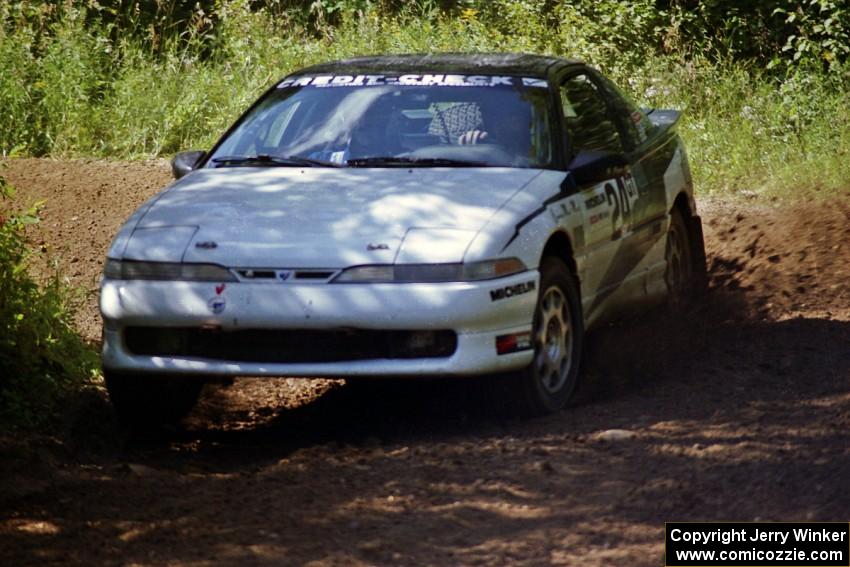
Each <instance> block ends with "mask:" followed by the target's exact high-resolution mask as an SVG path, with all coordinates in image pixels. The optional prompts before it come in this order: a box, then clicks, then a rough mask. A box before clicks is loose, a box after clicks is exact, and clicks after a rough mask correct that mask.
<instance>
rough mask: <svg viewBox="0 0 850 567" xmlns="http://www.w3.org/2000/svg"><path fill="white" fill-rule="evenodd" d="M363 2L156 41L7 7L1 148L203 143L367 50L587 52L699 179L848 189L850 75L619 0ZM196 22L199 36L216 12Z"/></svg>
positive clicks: (228, 7)
mask: <svg viewBox="0 0 850 567" xmlns="http://www.w3.org/2000/svg"><path fill="white" fill-rule="evenodd" d="M615 4H616V3H615ZM365 5H366V6H367V8H366V9H365V10H363V11H348V12H344V13H343V14H342V15H341V17H340V20H339V22H338V23H337V24H336V25H335V26H328V25H324V26H322V25H320V26H319V27H318V28H315V27H312V28H311V27H309V26H307V25H306V24H305V23H304V22H303V19H299V18H297V17H296V16H295V15H292V16H291V17H290V16H289V15H287V13H283V14H278V15H276V16H274V17H273V16H272V15H271V14H270V13H267V12H264V11H252V10H250V9H249V8H248V5H247V3H246V2H245V1H242V0H231V1H229V2H222V3H221V5H220V9H219V12H218V14H217V19H216V21H215V24H214V26H213V28H212V29H213V31H212V36H210V35H203V34H201V33H200V32H198V33H194V32H193V31H192V29H193V28H191V26H190V28H189V29H188V31H187V32H185V34H184V36H183V37H182V39H178V38H171V39H170V40H169V39H162V38H158V43H156V46H155V47H156V48H154V44H153V42H152V40H151V37H146V36H145V35H144V34H142V35H141V36H140V35H139V34H135V35H132V34H127V35H120V34H119V35H118V36H117V39H116V37H115V34H112V33H111V31H112V30H111V28H109V26H107V25H106V24H102V23H99V20H98V19H97V17H98V12H97V11H96V10H94V9H90V10H88V11H87V10H85V9H81V8H74V7H68V8H67V10H66V11H65V15H64V16H63V17H61V18H59V19H56V20H54V21H52V22H51V23H49V24H46V23H44V22H41V23H38V24H33V23H32V22H31V21H26V22H18V24H17V25H10V24H9V22H10V19H9V18H8V17H7V18H6V22H7V24H6V26H5V27H3V28H2V32H0V33H2V35H0V113H2V121H3V122H4V124H8V125H9V127H6V128H4V129H2V130H0V153H3V154H7V155H8V154H11V153H17V154H27V155H45V154H50V155H54V156H106V157H113V158H125V159H127V158H129V159H133V158H148V157H152V156H169V155H171V154H173V153H175V152H177V151H179V150H183V149H188V148H205V147H209V146H210V145H211V144H212V142H213V141H214V140H215V138H216V137H217V136H218V135H219V134H220V133H221V132H223V131H224V129H225V128H226V127H227V126H228V125H229V124H230V123H231V122H232V121H233V120H234V119H235V118H236V117H237V116H238V115H239V113H240V112H241V111H242V110H244V109H245V108H246V107H247V105H248V104H249V103H250V102H251V101H252V100H253V99H255V98H256V97H257V96H258V95H259V94H260V93H261V92H262V91H263V90H264V89H265V88H267V87H268V86H269V85H270V84H272V83H273V82H274V81H275V80H276V79H277V78H279V77H281V76H283V75H284V74H286V73H288V72H290V71H292V70H294V69H297V68H299V67H302V66H304V65H309V64H312V63H317V62H321V61H326V60H331V59H337V58H342V57H349V56H353V55H361V54H372V53H400V52H432V51H525V52H535V53H551V54H556V55H568V56H571V57H576V58H580V59H584V60H586V61H588V62H590V63H592V64H594V65H596V66H598V67H600V68H602V69H603V71H605V72H606V73H608V74H609V75H610V76H612V78H614V79H615V80H616V81H617V82H618V83H619V84H621V85H622V86H623V87H624V88H625V89H626V90H629V91H631V93H632V94H633V96H634V97H635V99H636V100H638V101H639V102H640V103H641V104H643V105H645V106H652V107H673V108H680V109H685V110H686V115H685V118H684V120H683V123H682V126H681V133H682V136H683V137H684V138H685V141H686V143H687V146H688V148H689V154H690V159H691V162H692V167H693V171H694V176H695V180H696V184H697V189H698V191H700V192H703V193H721V194H725V193H734V192H736V191H741V190H746V191H755V192H766V193H773V194H782V195H793V194H795V193H797V192H800V191H801V190H804V189H806V190H808V189H811V188H813V189H817V190H822V191H825V192H832V191H839V190H846V188H847V183H846V179H847V178H848V176H849V175H848V174H850V166H848V165H847V159H846V157H847V151H848V149H850V115H848V111H847V105H846V104H845V101H846V100H847V99H848V98H850V97H848V95H850V92H848V91H850V88H848V82H847V81H846V77H844V76H842V75H841V73H839V72H836V71H835V70H833V71H832V72H831V73H828V72H825V71H822V70H820V69H806V68H797V69H796V71H794V72H792V73H791V74H790V75H789V76H788V77H777V75H776V74H769V73H768V72H766V71H764V70H763V69H761V68H760V67H759V66H758V65H757V64H755V63H746V62H743V63H742V62H740V61H735V62H733V61H731V60H729V61H727V60H725V59H724V58H723V57H722V56H717V57H712V58H711V59H709V58H707V57H705V56H704V55H700V54H687V53H686V50H685V49H684V48H677V47H676V45H686V42H685V41H684V40H682V39H681V38H677V37H676V30H675V27H674V24H671V27H669V28H667V29H661V30H659V29H656V28H651V27H649V25H648V24H647V25H646V26H644V27H645V28H646V29H644V28H641V25H642V24H641V20H640V19H639V16H640V12H634V8H629V6H628V5H626V4H625V3H623V4H616V6H619V8H618V10H620V11H619V12H617V11H616V10H615V11H613V12H611V13H610V14H607V19H606V20H605V21H604V22H602V23H600V22H596V21H594V20H590V19H587V18H584V19H583V17H582V14H581V13H580V12H578V11H577V9H574V8H572V7H571V6H569V5H568V6H562V7H560V8H559V9H557V10H556V11H555V12H554V16H553V13H549V14H548V15H546V17H544V14H543V12H542V6H543V3H542V2H535V1H528V0H526V1H522V2H507V1H499V2H494V3H491V4H490V5H489V6H490V7H489V9H484V10H473V9H468V10H464V11H462V12H460V13H459V14H456V15H455V17H449V16H447V15H446V14H445V13H443V12H440V11H439V10H437V9H436V8H434V6H433V5H432V4H429V3H428V2H421V3H418V4H412V5H409V6H408V7H407V8H405V9H403V10H402V11H401V12H400V13H393V14H389V13H384V12H382V11H380V10H379V9H377V8H374V7H373V8H369V7H368V4H365ZM630 9H631V10H632V12H634V13H632V12H629V10H630ZM0 11H2V8H0ZM0 15H2V14H0ZM553 17H555V18H556V20H555V21H554V22H553V21H552V18H553ZM196 19H197V20H198V22H202V20H203V16H202V15H200V14H199V15H198V16H197V18H196ZM635 22H637V23H635ZM203 23H204V25H205V26H207V27H206V28H204V29H206V30H207V32H205V33H207V34H208V33H209V31H208V30H209V27H208V26H209V25H212V24H211V23H210V22H209V21H205V22H203ZM198 26H200V23H199V24H198ZM199 29H200V28H199ZM608 32H610V33H608ZM151 33H153V32H151ZM606 33H607V35H606ZM641 34H654V35H653V37H655V36H658V34H662V35H663V36H664V38H665V42H666V43H667V44H668V45H671V46H672V47H670V48H669V50H668V51H669V52H668V53H658V52H657V50H652V49H650V48H649V45H650V44H651V43H653V42H650V41H648V38H646V37H644V38H643V39H641ZM211 37H212V38H213V39H212V40H211V39H210V38H211ZM611 37H614V38H617V39H616V40H612V39H610V38H611ZM641 42H642V43H641ZM655 43H657V42H655ZM627 48H628V49H627Z"/></svg>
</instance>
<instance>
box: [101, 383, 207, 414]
mask: <svg viewBox="0 0 850 567" xmlns="http://www.w3.org/2000/svg"><path fill="white" fill-rule="evenodd" d="M103 377H104V381H105V382H106V390H107V391H108V392H109V399H110V400H111V401H112V407H113V408H114V409H115V414H116V415H117V417H118V420H119V421H120V422H121V423H122V424H124V425H125V426H128V427H130V428H132V429H146V428H151V427H158V426H162V425H171V424H174V423H176V422H178V421H179V420H180V419H182V418H183V417H185V416H186V415H187V414H188V413H189V412H190V411H191V410H192V408H193V407H195V404H196V403H197V401H198V397H199V396H200V394H201V388H203V386H204V381H203V380H202V379H198V378H186V377H177V378H174V377H170V376H160V375H156V374H131V373H125V372H115V371H111V370H106V369H104V371H103Z"/></svg>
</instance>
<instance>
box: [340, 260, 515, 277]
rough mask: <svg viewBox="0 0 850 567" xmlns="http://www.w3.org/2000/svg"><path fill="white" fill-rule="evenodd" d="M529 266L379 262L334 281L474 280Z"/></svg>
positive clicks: (349, 271)
mask: <svg viewBox="0 0 850 567" xmlns="http://www.w3.org/2000/svg"><path fill="white" fill-rule="evenodd" d="M527 269H528V268H526V266H525V264H523V263H522V260H520V259H518V258H504V259H499V260H485V261H483V262H470V263H468V264H395V265H391V264H377V265H371V266H354V267H353V268H348V269H347V270H344V271H343V272H342V273H341V274H340V275H338V276H337V277H336V278H334V280H333V283H412V282H471V281H479V280H492V279H495V278H501V277H503V276H509V275H511V274H517V273H519V272H524V271H526V270H527Z"/></svg>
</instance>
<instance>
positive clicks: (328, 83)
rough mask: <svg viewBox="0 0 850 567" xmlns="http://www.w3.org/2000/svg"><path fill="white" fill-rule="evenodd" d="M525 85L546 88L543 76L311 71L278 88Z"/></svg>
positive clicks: (282, 83) (283, 83) (284, 81)
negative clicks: (323, 72)
mask: <svg viewBox="0 0 850 567" xmlns="http://www.w3.org/2000/svg"><path fill="white" fill-rule="evenodd" d="M387 85H389V86H394V85H401V86H411V87H431V86H434V87H518V86H522V87H526V88H544V89H545V88H546V86H547V83H546V80H545V79H537V78H534V77H512V76H501V75H449V74H444V73H426V74H420V75H416V74H408V75H397V76H396V75H313V76H302V77H287V78H286V79H284V80H282V81H281V82H280V83H278V85H277V88H279V89H283V88H286V87H374V86H387Z"/></svg>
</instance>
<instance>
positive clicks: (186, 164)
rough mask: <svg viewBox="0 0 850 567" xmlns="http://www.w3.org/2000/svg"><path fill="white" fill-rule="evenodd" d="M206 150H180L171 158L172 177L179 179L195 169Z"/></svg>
mask: <svg viewBox="0 0 850 567" xmlns="http://www.w3.org/2000/svg"><path fill="white" fill-rule="evenodd" d="M205 155H207V152H203V151H201V150H192V151H190V152H180V153H178V154H177V155H176V156H174V159H172V160H171V174H172V175H174V179H180V178H181V177H183V176H184V175H186V174H187V173H189V172H190V171H192V170H194V169H195V166H197V165H198V162H200V161H201V160H202V159H203V157H204V156H205Z"/></svg>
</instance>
